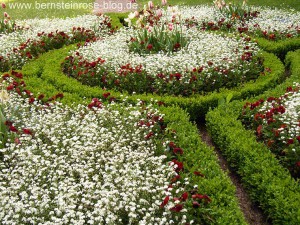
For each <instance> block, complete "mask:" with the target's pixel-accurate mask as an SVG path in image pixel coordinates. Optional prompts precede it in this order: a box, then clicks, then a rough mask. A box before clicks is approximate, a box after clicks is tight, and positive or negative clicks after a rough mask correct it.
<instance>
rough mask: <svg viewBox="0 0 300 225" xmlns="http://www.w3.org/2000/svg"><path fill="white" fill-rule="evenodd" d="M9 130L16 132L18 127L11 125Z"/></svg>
mask: <svg viewBox="0 0 300 225" xmlns="http://www.w3.org/2000/svg"><path fill="white" fill-rule="evenodd" d="M9 130H10V131H11V132H15V133H17V132H18V129H17V128H15V127H14V126H13V125H11V126H9Z"/></svg>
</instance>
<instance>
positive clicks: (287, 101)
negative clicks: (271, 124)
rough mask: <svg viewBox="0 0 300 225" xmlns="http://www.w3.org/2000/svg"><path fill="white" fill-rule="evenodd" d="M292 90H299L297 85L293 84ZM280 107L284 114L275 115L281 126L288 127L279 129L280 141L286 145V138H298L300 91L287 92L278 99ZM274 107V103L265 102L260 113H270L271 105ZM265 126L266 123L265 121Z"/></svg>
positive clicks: (299, 128) (299, 131)
mask: <svg viewBox="0 0 300 225" xmlns="http://www.w3.org/2000/svg"><path fill="white" fill-rule="evenodd" d="M293 87H294V88H296V87H298V88H300V85H299V84H298V83H294V85H293ZM280 100H281V105H282V106H283V107H284V109H285V111H284V113H279V114H277V115H276V119H277V120H280V121H281V122H282V124H285V125H287V126H288V129H285V128H284V127H281V128H279V129H278V130H279V131H280V136H281V139H282V141H283V142H284V143H286V139H287V138H292V139H294V138H296V137H298V136H300V122H299V121H300V90H299V91H292V92H288V93H286V94H285V95H283V96H281V97H280ZM274 104H275V105H276V102H274V101H271V102H268V101H266V102H265V103H264V104H263V105H262V107H261V109H260V112H270V110H271V109H272V108H273V105H274ZM265 123H266V124H267V121H265Z"/></svg>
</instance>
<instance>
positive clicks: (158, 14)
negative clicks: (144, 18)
mask: <svg viewBox="0 0 300 225" xmlns="http://www.w3.org/2000/svg"><path fill="white" fill-rule="evenodd" d="M155 13H156V16H158V17H161V16H162V11H161V9H158V10H156V12H155Z"/></svg>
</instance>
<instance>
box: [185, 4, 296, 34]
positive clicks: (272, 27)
mask: <svg viewBox="0 0 300 225" xmlns="http://www.w3.org/2000/svg"><path fill="white" fill-rule="evenodd" d="M250 9H251V12H255V11H257V12H259V13H258V14H257V17H254V18H252V19H249V20H247V21H244V22H243V24H240V23H239V22H238V20H236V21H235V23H234V24H233V26H234V27H235V28H238V27H247V28H248V29H249V31H250V32H256V31H257V30H258V29H259V30H261V31H266V32H279V33H284V34H288V33H290V34H293V35H299V33H297V31H300V12H298V11H294V10H285V9H277V8H275V9H274V8H269V7H250ZM180 11H181V15H182V19H190V18H192V17H193V18H194V19H195V20H196V21H197V22H198V23H199V24H200V25H201V23H202V22H214V23H215V24H217V23H218V21H220V20H221V19H222V18H224V19H225V20H224V22H225V23H226V22H230V23H232V22H233V21H232V20H231V18H228V16H226V15H225V14H224V13H222V12H221V11H220V10H219V9H218V8H216V7H211V6H205V5H202V6H195V7H183V8H181V9H180Z"/></svg>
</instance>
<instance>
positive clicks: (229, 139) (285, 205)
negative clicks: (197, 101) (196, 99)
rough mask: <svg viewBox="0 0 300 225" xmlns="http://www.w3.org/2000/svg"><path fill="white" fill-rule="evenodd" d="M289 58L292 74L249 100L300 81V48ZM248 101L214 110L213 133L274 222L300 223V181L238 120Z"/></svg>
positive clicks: (209, 122) (209, 116)
mask: <svg viewBox="0 0 300 225" xmlns="http://www.w3.org/2000/svg"><path fill="white" fill-rule="evenodd" d="M285 61H286V65H288V66H289V67H290V70H291V76H290V77H289V78H288V79H287V80H286V81H285V82H283V83H282V84H280V85H278V86H277V87H276V88H275V89H272V90H269V91H267V92H265V93H264V94H262V95H260V96H257V97H255V98H252V99H249V100H248V101H250V102H252V101H256V100H258V99H261V98H267V97H268V96H276V97H278V96H280V95H282V94H283V93H284V92H285V90H286V88H287V87H288V86H291V85H292V83H293V82H300V50H297V51H295V52H289V53H288V54H287V57H286V60H285ZM244 104H245V101H234V102H232V103H230V104H224V105H222V106H220V107H218V108H217V109H215V110H213V111H210V112H209V113H208V114H207V116H206V120H207V126H208V129H209V131H210V134H211V135H212V137H213V140H214V142H215V143H216V144H217V145H218V146H219V147H220V148H221V149H222V152H223V153H224V155H225V156H226V158H227V160H228V161H229V163H230V165H231V166H232V167H234V168H236V170H237V172H238V174H239V175H241V177H242V181H243V183H244V185H245V186H246V187H247V189H248V191H249V193H250V194H251V197H252V199H253V200H254V201H255V202H258V204H259V205H260V206H261V208H262V209H263V210H264V211H265V213H266V214H267V215H268V216H269V217H270V219H271V220H272V222H273V224H287V225H293V224H295V225H296V224H300V186H299V182H297V181H295V180H294V179H293V178H292V177H291V176H290V174H289V172H288V170H287V169H284V168H283V167H281V166H280V164H279V162H278V160H277V159H275V156H274V155H273V154H272V153H271V152H270V151H269V149H268V148H267V147H266V146H265V145H264V144H262V143H259V142H257V141H256V136H255V134H254V132H253V131H250V130H246V129H245V128H244V127H243V125H242V122H241V121H240V120H238V117H239V116H240V115H241V113H242V108H243V105H244Z"/></svg>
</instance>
